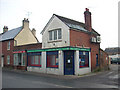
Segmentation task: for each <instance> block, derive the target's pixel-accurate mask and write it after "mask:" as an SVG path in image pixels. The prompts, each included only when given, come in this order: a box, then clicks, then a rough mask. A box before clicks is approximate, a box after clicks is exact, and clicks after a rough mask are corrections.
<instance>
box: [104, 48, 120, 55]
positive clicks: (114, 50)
mask: <svg viewBox="0 0 120 90" xmlns="http://www.w3.org/2000/svg"><path fill="white" fill-rule="evenodd" d="M105 52H107V53H108V54H109V55H115V54H120V47H111V48H106V49H105Z"/></svg>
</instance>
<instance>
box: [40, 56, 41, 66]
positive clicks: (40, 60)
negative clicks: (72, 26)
mask: <svg viewBox="0 0 120 90" xmlns="http://www.w3.org/2000/svg"><path fill="white" fill-rule="evenodd" d="M40 65H41V56H40Z"/></svg>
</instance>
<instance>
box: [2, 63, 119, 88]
mask: <svg viewBox="0 0 120 90" xmlns="http://www.w3.org/2000/svg"><path fill="white" fill-rule="evenodd" d="M119 67H120V66H119ZM2 88H118V65H112V66H111V70H109V71H104V72H99V73H94V74H93V73H92V74H88V75H85V76H73V75H68V76H67V75H65V76H64V75H51V74H42V73H34V72H28V71H20V70H8V69H3V70H2Z"/></svg>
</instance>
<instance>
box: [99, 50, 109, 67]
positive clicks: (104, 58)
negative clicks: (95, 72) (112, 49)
mask: <svg viewBox="0 0 120 90" xmlns="http://www.w3.org/2000/svg"><path fill="white" fill-rule="evenodd" d="M108 65H109V57H108V54H107V53H106V52H104V51H103V50H102V49H100V67H101V68H102V69H108Z"/></svg>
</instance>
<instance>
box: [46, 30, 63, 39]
mask: <svg viewBox="0 0 120 90" xmlns="http://www.w3.org/2000/svg"><path fill="white" fill-rule="evenodd" d="M59 30H61V38H60V39H58V37H59V36H58V31H59ZM55 31H57V38H56V39H55V38H54V35H55V34H54V32H55ZM50 32H52V40H51V39H50ZM48 34H49V41H58V40H61V39H62V29H61V28H59V29H54V30H50V31H48Z"/></svg>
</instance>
